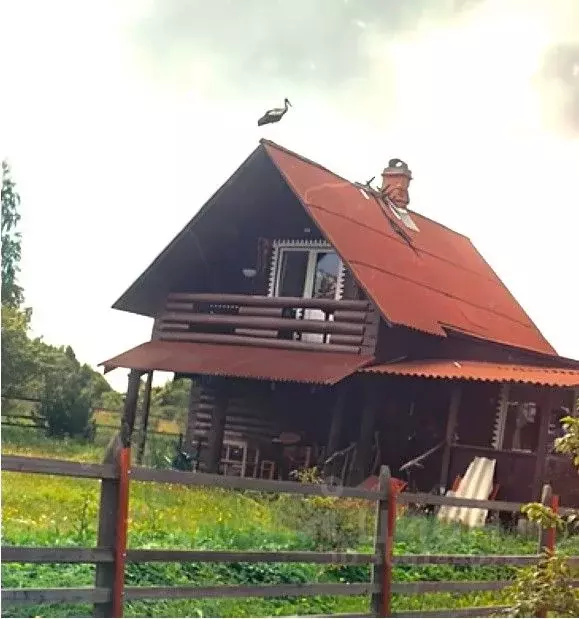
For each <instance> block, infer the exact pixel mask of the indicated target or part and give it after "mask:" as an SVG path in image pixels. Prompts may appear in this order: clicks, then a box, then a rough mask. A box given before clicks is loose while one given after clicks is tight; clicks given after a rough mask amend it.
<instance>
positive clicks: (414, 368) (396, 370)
mask: <svg viewBox="0 0 579 619" xmlns="http://www.w3.org/2000/svg"><path fill="white" fill-rule="evenodd" d="M362 371H363V372H372V373H375V374H393V375H397V376H417V377H422V378H444V379H448V380H479V381H490V382H500V383H504V382H517V383H532V384H536V385H545V386H554V387H579V370H575V369H570V368H563V367H546V366H540V367H538V366H532V365H520V364H509V363H491V362H487V361H454V360H452V359H427V360H423V361H404V362H398V363H386V364H383V365H374V366H372V367H368V368H364V369H363V370H362Z"/></svg>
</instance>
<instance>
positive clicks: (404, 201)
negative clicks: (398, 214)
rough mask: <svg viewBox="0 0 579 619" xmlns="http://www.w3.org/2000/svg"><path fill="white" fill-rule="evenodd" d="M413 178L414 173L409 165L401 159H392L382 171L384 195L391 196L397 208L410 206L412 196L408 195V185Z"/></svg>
mask: <svg viewBox="0 0 579 619" xmlns="http://www.w3.org/2000/svg"><path fill="white" fill-rule="evenodd" d="M411 180H412V173H411V172H410V170H409V169H408V165H407V164H406V163H405V162H404V161H402V160H401V159H390V161H389V162H388V167H387V168H384V172H382V188H381V189H380V192H381V193H382V195H385V196H387V197H388V198H390V200H391V202H392V203H393V204H394V206H396V207H397V208H403V209H406V208H408V203H409V202H410V198H409V196H408V185H410V181H411Z"/></svg>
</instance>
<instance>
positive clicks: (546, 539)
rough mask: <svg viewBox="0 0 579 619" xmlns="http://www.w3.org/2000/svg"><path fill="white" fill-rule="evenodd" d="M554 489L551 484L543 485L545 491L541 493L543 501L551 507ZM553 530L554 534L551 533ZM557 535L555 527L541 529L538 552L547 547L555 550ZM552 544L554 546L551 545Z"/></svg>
mask: <svg viewBox="0 0 579 619" xmlns="http://www.w3.org/2000/svg"><path fill="white" fill-rule="evenodd" d="M553 498H554V497H553V489H552V488H551V486H550V485H549V484H545V485H544V486H543V492H542V493H541V503H542V504H543V505H545V506H546V507H551V506H552V504H553ZM551 531H553V535H551ZM554 540H555V536H554V530H553V529H543V528H542V527H541V529H539V548H538V554H541V553H542V552H543V551H544V550H545V549H548V550H553V549H554V548H555V543H554ZM551 544H552V547H551Z"/></svg>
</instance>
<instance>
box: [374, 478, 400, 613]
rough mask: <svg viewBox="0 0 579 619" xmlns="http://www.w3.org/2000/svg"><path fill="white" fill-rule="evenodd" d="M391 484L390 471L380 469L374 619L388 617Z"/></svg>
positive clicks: (392, 512)
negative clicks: (376, 590) (377, 560)
mask: <svg viewBox="0 0 579 619" xmlns="http://www.w3.org/2000/svg"><path fill="white" fill-rule="evenodd" d="M392 489H393V484H392V479H391V477H390V469H389V468H388V467H387V466H381V467H380V475H379V478H378V491H379V492H382V493H384V496H383V498H381V499H380V500H379V501H378V504H377V506H376V534H375V537H374V554H375V555H376V556H378V557H380V558H381V562H380V563H378V564H376V565H374V567H373V569H372V582H373V584H376V585H378V586H379V587H380V591H379V592H377V593H374V594H372V598H371V607H370V611H371V613H372V615H373V616H375V617H389V616H390V614H391V613H390V605H391V597H392V536H393V532H394V527H393V525H392V514H394V522H395V521H396V506H395V499H394V495H393V492H392Z"/></svg>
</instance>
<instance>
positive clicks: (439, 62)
mask: <svg viewBox="0 0 579 619" xmlns="http://www.w3.org/2000/svg"><path fill="white" fill-rule="evenodd" d="M0 58H2V59H3V62H2V82H1V84H2V85H1V86H0V88H1V89H2V93H1V96H0V157H2V158H8V159H9V161H10V163H11V166H12V171H13V178H14V180H15V181H16V183H17V188H18V190H19V192H20V194H21V197H22V206H21V213H22V222H21V223H22V225H21V231H22V235H23V243H22V253H23V256H22V263H21V268H22V270H21V275H20V283H21V285H23V287H24V289H25V294H26V303H27V305H29V306H31V307H32V308H33V318H32V329H33V334H34V335H38V336H39V335H42V336H43V337H44V339H45V341H47V342H48V343H51V344H70V345H71V346H72V347H73V349H74V350H75V352H76V354H77V357H78V358H79V359H80V360H81V361H83V362H87V363H90V364H91V365H93V366H96V365H97V364H98V363H99V362H101V361H103V360H105V359H107V358H109V357H111V356H114V355H116V354H118V353H120V352H122V351H124V350H126V349H128V348H131V347H133V346H135V345H137V344H140V343H141V342H143V341H145V340H148V339H149V337H150V331H151V327H152V324H151V320H150V319H148V318H143V317H139V316H134V315H131V314H127V313H124V312H119V311H116V310H112V309H111V305H112V303H113V302H114V301H115V300H116V299H117V298H118V297H119V296H120V295H121V293H122V292H124V290H125V289H126V288H127V287H128V286H129V285H130V284H131V283H132V282H133V281H134V279H136V277H137V276H138V275H139V274H140V273H141V272H142V271H143V270H144V269H145V268H146V267H147V266H148V265H149V264H150V262H151V261H152V260H153V259H154V257H155V256H156V255H157V254H158V253H159V252H160V251H161V250H162V249H163V248H164V247H165V246H166V245H167V243H168V242H169V241H170V240H171V239H172V238H173V236H175V235H176V234H177V233H178V232H179V230H180V229H181V228H182V227H183V226H184V225H185V224H186V223H187V222H188V221H189V219H190V218H191V217H192V216H193V215H194V214H195V212H196V211H197V210H198V209H199V208H200V207H201V206H202V205H203V203H204V202H205V201H206V200H207V198H208V197H209V196H210V195H211V194H212V193H213V192H214V191H215V190H216V189H217V188H218V187H219V186H220V185H221V184H222V182H223V181H224V180H225V179H226V178H227V177H228V176H229V175H230V174H231V173H232V172H233V171H234V170H235V169H236V168H237V166H238V165H239V164H240V163H241V162H242V161H243V160H244V159H245V157H247V155H249V153H250V152H251V151H252V150H253V149H254V148H255V147H256V146H257V143H258V140H259V139H260V138H261V137H266V138H269V139H272V140H274V141H275V142H277V143H279V144H281V145H283V146H286V147H287V148H290V149H292V150H295V151H297V152H299V153H300V154H303V155H304V156H306V157H308V158H310V159H313V160H315V161H318V162H319V163H321V164H323V165H325V166H326V167H328V168H330V169H332V170H333V171H335V172H337V173H338V174H341V175H343V176H345V177H346V178H349V179H351V180H358V181H366V180H367V179H369V178H370V177H372V176H374V175H375V176H376V177H377V178H379V174H380V172H381V170H382V169H383V168H384V167H385V166H386V165H387V162H388V160H389V159H390V158H392V157H400V158H402V159H404V160H406V161H407V162H408V164H409V166H410V168H411V169H412V172H413V177H414V180H413V181H412V184H411V187H410V199H411V204H410V206H411V208H413V209H415V210H416V211H418V212H420V213H422V214H424V215H426V216H428V217H431V218H433V219H436V220H438V221H440V222H441V223H444V224H445V225H447V226H449V227H451V228H453V229H455V230H458V231H459V232H462V233H464V234H466V235H468V236H469V237H470V238H471V239H472V241H473V242H474V244H475V245H476V247H477V249H478V250H479V251H480V252H481V253H482V254H483V256H484V257H485V258H486V260H487V261H488V262H489V263H490V264H491V266H492V267H493V268H494V269H495V271H496V272H497V273H498V275H499V276H500V277H501V279H502V280H503V281H504V282H505V284H506V285H507V287H508V288H509V289H510V290H511V292H512V293H513V294H514V295H515V297H516V298H517V299H518V300H519V302H520V303H521V304H522V305H523V307H524V308H525V310H526V311H527V312H528V313H529V315H530V316H531V318H532V319H533V320H534V321H535V323H536V324H537V325H538V327H539V328H540V329H541V331H542V332H543V333H544V335H545V336H546V337H547V339H549V340H550V341H551V343H552V344H553V345H554V346H555V348H556V349H557V351H558V352H559V353H560V354H561V355H564V356H568V357H573V358H579V328H578V327H577V311H578V310H577V307H578V296H579V287H578V286H577V281H578V279H579V278H578V275H577V273H578V270H579V258H578V256H579V251H578V248H577V244H578V236H577V234H578V233H577V231H578V230H579V182H578V180H577V179H578V176H579V1H578V0H412V1H409V0H405V1H403V0H357V1H356V0H348V1H346V0H283V1H279V0H203V1H202V0H134V1H126V0H96V1H90V0H85V1H83V2H78V0H76V1H75V0H52V1H51V2H45V1H43V0H37V1H33V0H0ZM284 97H288V98H289V99H290V101H291V102H292V104H293V107H292V108H291V109H290V111H289V112H288V114H287V115H286V116H285V117H284V119H283V120H282V122H280V123H279V124H277V125H270V126H266V127H262V128H258V127H257V123H256V121H257V119H258V118H259V117H260V116H261V115H262V113H263V112H264V111H265V110H266V109H269V108H271V107H278V106H280V105H281V104H282V102H283V99H284ZM107 377H108V378H109V381H110V382H111V384H112V385H113V386H114V387H115V388H117V389H119V390H124V389H125V387H126V371H124V370H115V371H114V372H112V373H110V374H109V375H107ZM165 379H166V376H163V375H160V376H159V377H158V379H157V380H158V381H162V380H165Z"/></svg>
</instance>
